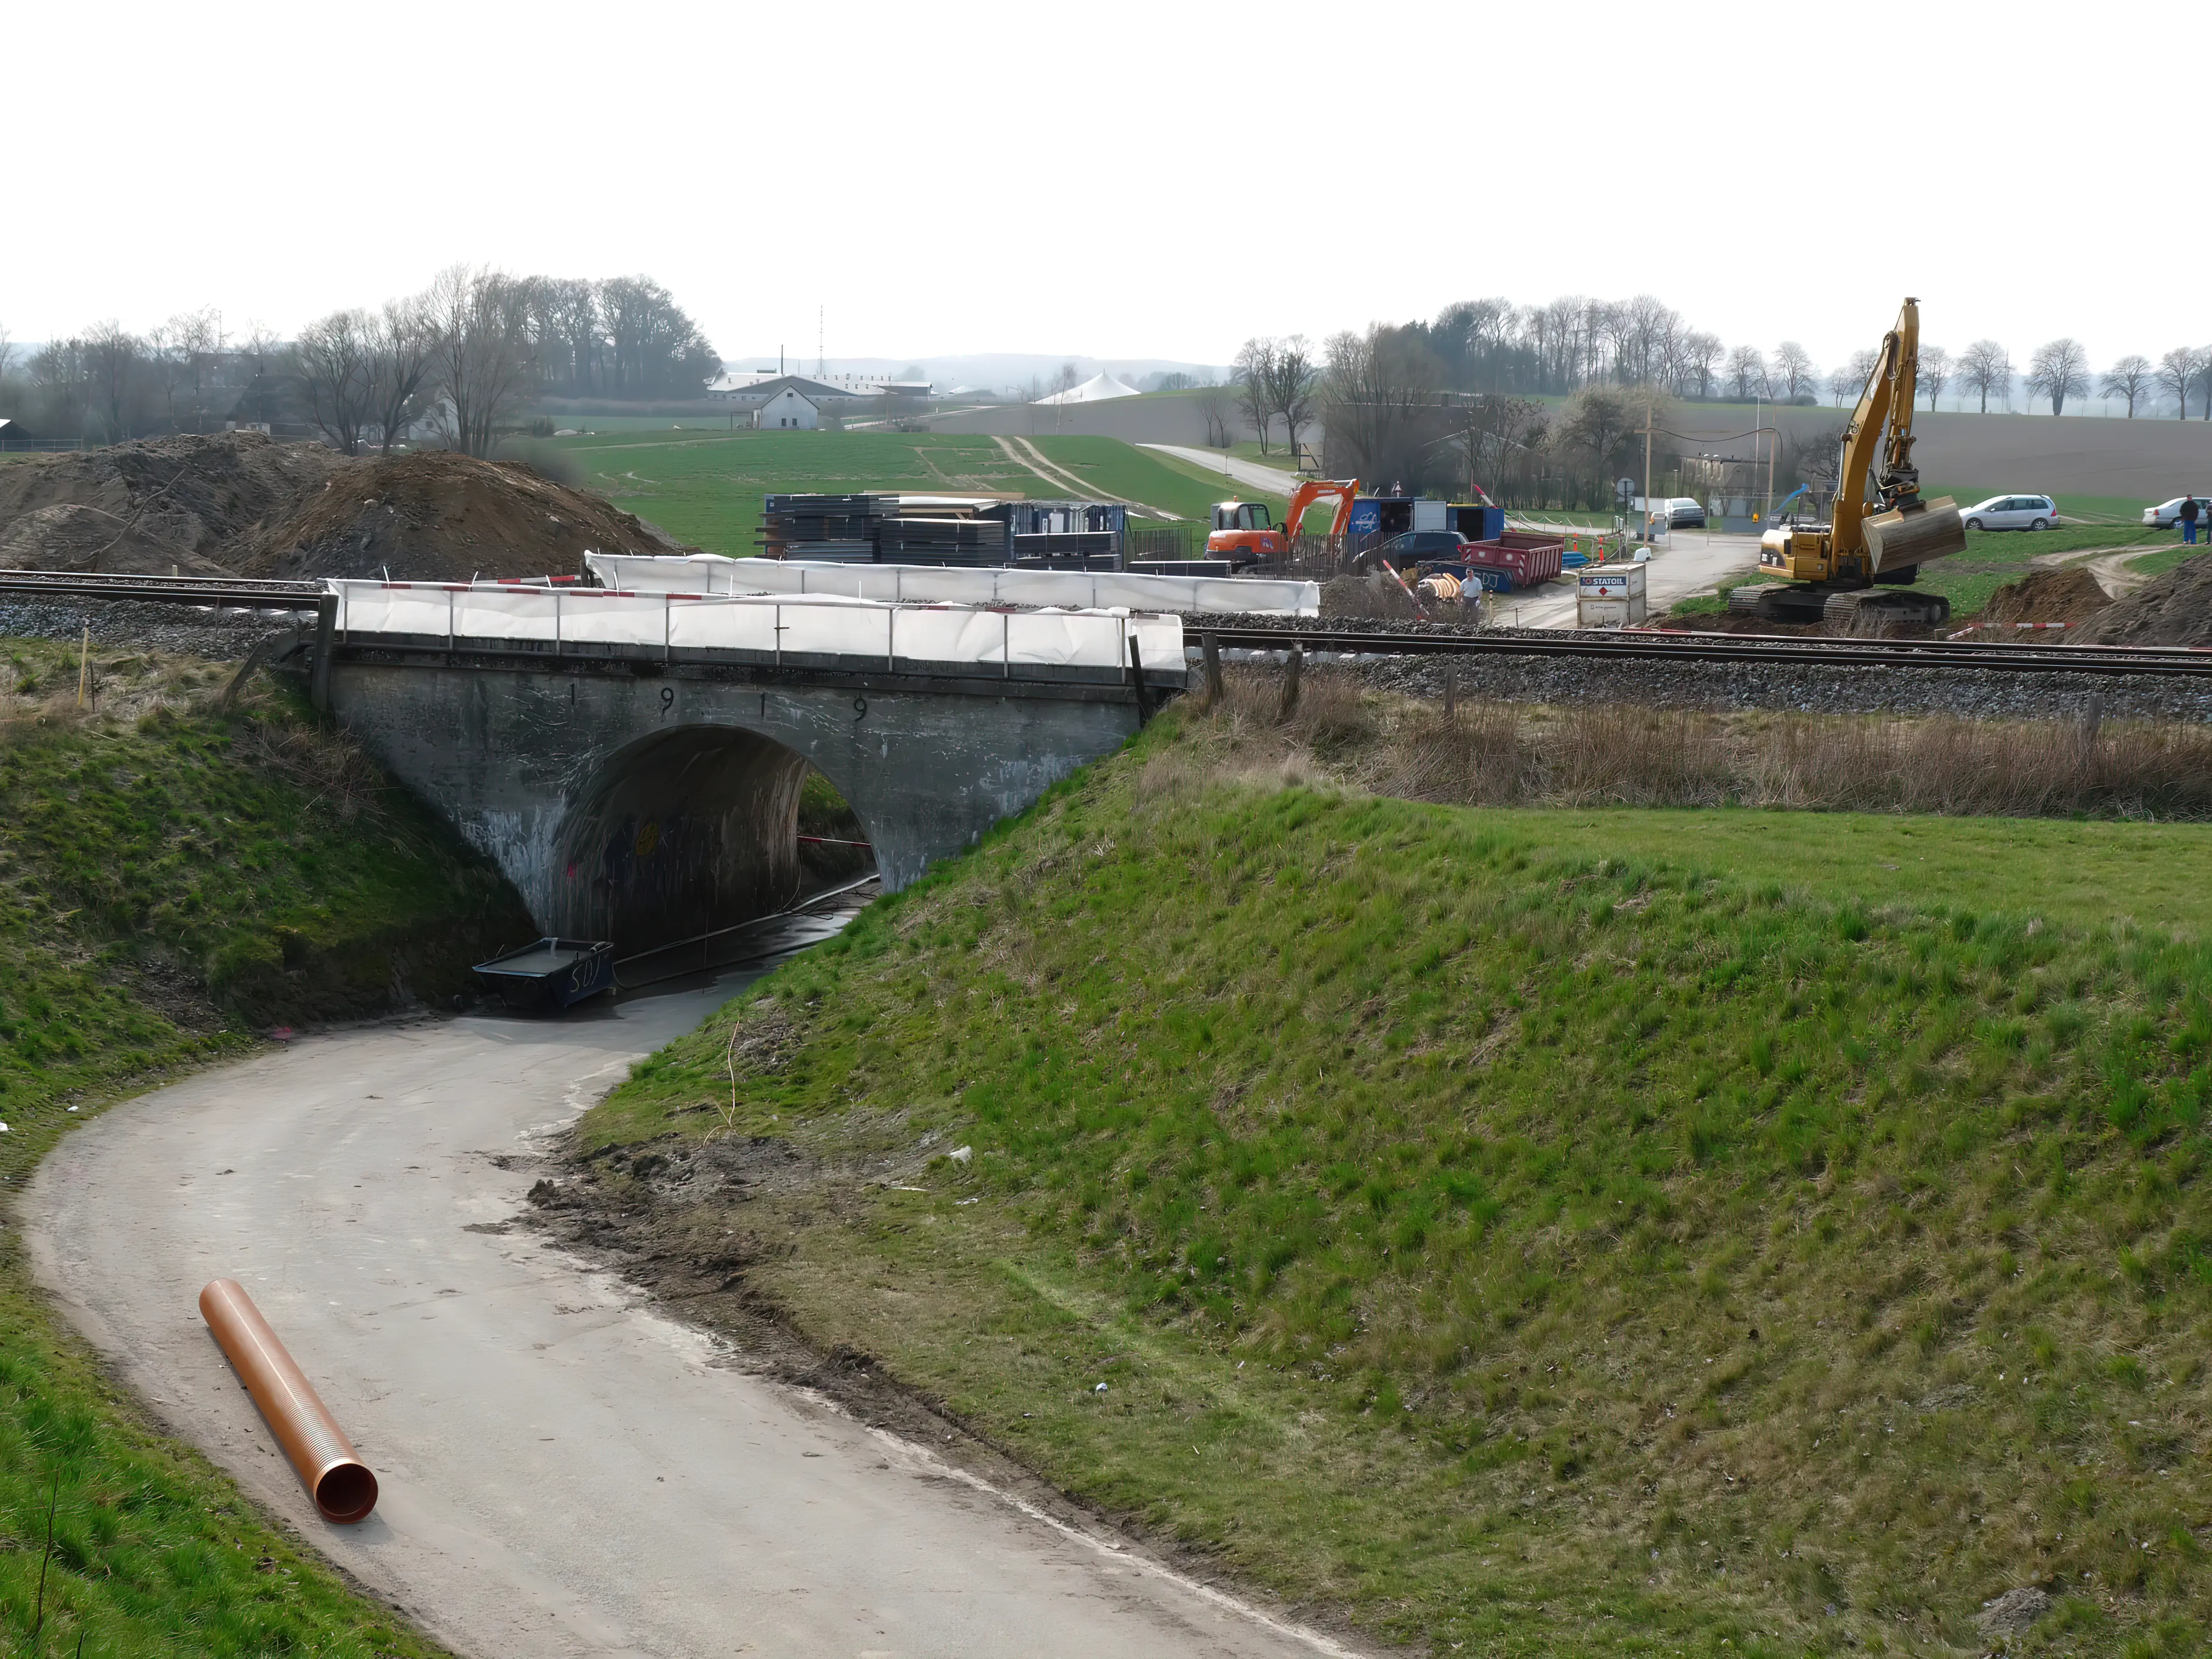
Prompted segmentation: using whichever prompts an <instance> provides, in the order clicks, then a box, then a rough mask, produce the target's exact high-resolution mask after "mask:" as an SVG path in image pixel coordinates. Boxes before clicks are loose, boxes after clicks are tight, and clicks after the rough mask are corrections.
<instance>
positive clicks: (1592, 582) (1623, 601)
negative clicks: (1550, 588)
mask: <svg viewBox="0 0 2212 1659" xmlns="http://www.w3.org/2000/svg"><path fill="white" fill-rule="evenodd" d="M1648 568H1650V567H1648V566H1646V565H1643V564H1593V565H1587V566H1585V567H1584V568H1583V569H1581V570H1580V571H1577V573H1576V575H1575V625H1576V626H1577V628H1634V627H1637V626H1638V625H1640V624H1641V623H1642V622H1643V621H1644V571H1645V570H1646V569H1648Z"/></svg>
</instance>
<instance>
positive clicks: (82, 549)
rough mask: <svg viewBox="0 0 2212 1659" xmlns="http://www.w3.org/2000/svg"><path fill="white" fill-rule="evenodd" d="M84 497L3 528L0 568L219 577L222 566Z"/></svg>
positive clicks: (35, 512)
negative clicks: (94, 505) (82, 500)
mask: <svg viewBox="0 0 2212 1659" xmlns="http://www.w3.org/2000/svg"><path fill="white" fill-rule="evenodd" d="M143 524H144V520H139V521H137V522H135V523H134V522H133V521H132V520H130V519H127V518H118V517H117V516H116V515H115V514H114V513H110V512H109V511H108V510H107V509H106V508H105V507H87V506H86V505H84V504H83V503H82V502H81V501H64V502H58V503H57V504H56V505H54V506H52V507H33V508H32V509H31V510H30V511H29V512H28V513H19V514H18V515H17V516H16V517H15V520H13V521H12V522H11V523H9V524H8V525H6V526H4V527H0V570H76V571H100V572H103V573H106V574H122V575H126V576H167V575H173V574H184V575H187V576H219V575H221V574H223V572H222V566H220V565H218V564H216V563H214V562H211V561H210V560H207V559H204V558H202V557H201V556H199V555H198V554H197V553H195V552H192V551H191V550H189V549H187V548H185V547H183V546H180V545H179V544H177V543H176V542H173V541H170V540H167V539H166V538H163V537H161V535H158V534H155V533H149V532H148V531H147V530H146V529H144V528H143V527H142V526H143Z"/></svg>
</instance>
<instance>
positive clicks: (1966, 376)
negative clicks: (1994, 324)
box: [1959, 340, 2012, 415]
mask: <svg viewBox="0 0 2212 1659" xmlns="http://www.w3.org/2000/svg"><path fill="white" fill-rule="evenodd" d="M1959 384H1960V386H1965V387H1966V388H1967V389H1968V390H1970V391H1972V392H1974V393H1975V394H1976V395H1978V397H1979V398H1981V400H1982V401H1981V410H1980V412H1981V413H1982V414H1984V415H1986V414H1988V413H1989V412H1990V393H1991V392H1996V393H1998V394H1999V395H2000V396H2001V397H2003V398H2007V399H2009V398H2010V397H2011V395H2012V356H2011V354H2009V353H2008V352H2007V351H2006V350H2005V349H2004V348H2003V347H2002V346H2001V345H1999V344H1998V343H1996V341H1995V340H1977V341H1975V342H1974V343H1973V344H1972V345H1970V346H1968V347H1967V348H1966V353H1965V355H1964V356H1961V357H1960V359H1959Z"/></svg>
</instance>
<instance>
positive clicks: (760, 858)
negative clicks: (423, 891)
mask: <svg viewBox="0 0 2212 1659" xmlns="http://www.w3.org/2000/svg"><path fill="white" fill-rule="evenodd" d="M813 769H815V763H814V760H813V758H812V757H811V756H808V755H805V754H802V753H800V752H799V750H795V749H793V748H791V747H789V746H787V744H783V743H780V742H778V741H777V740H776V739H775V738H772V737H769V736H768V735H766V734H765V733H763V732H757V731H754V730H752V729H750V727H748V726H742V725H735V724H727V723H722V722H714V723H702V724H688V725H683V726H675V727H673V728H671V729H669V730H665V731H659V732H651V733H649V734H647V736H644V737H642V738H637V739H636V740H635V741H633V742H631V743H629V744H624V745H623V746H622V747H621V748H619V749H617V750H613V751H612V752H611V753H609V754H607V755H605V757H602V758H600V760H599V763H598V764H597V766H596V767H595V768H594V769H593V770H592V773H591V774H590V775H589V776H588V777H587V778H586V779H585V780H584V781H582V782H581V784H580V787H578V788H577V789H576V790H575V791H574V793H573V794H572V795H571V797H570V801H569V805H568V811H567V812H566V813H565V815H564V817H563V819H562V823H561V825H560V827H559V829H558V831H557V835H556V844H555V863H556V868H557V871H558V877H557V887H556V901H555V903H556V918H557V921H556V932H558V933H562V935H564V936H568V937H574V938H583V939H613V940H614V941H616V943H617V946H618V947H619V948H620V949H621V950H623V951H624V952H626V953H628V952H633V951H643V950H652V949H653V948H655V947H656V946H659V945H665V944H668V943H670V942H671V941H673V940H676V939H691V938H696V936H697V935H699V934H701V933H712V932H714V931H716V930H718V929H721V928H725V927H735V926H737V925H738V923H740V922H744V921H751V920H753V919H754V918H755V917H757V916H763V915H769V914H771V913H773V912H775V911H777V910H781V909H783V908H787V907H788V906H789V905H791V904H792V903H793V902H795V901H796V900H797V899H799V898H800V897H801V896H804V893H805V889H806V887H807V886H808V884H809V883H808V878H807V872H806V870H805V867H804V866H805V860H802V858H801V857H800V854H799V843H798V832H799V799H800V795H801V793H802V791H803V790H804V788H805V783H806V778H807V775H808V773H809V772H810V771H811V770H813ZM827 775H828V774H826V773H825V774H824V776H827ZM830 781H831V784H832V785H833V787H834V786H835V785H836V782H837V781H836V779H834V778H832V779H831V780H830Z"/></svg>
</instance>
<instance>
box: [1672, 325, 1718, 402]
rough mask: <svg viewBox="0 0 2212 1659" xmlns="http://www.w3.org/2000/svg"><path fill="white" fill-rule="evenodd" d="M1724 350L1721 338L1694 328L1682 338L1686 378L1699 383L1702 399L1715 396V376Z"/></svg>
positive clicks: (1681, 388)
mask: <svg viewBox="0 0 2212 1659" xmlns="http://www.w3.org/2000/svg"><path fill="white" fill-rule="evenodd" d="M1722 352H1723V346H1722V345H1721V337H1720V336H1719V335H1717V334H1708V333H1706V332H1705V331H1704V330H1703V329H1697V328H1693V329H1692V330H1690V331H1688V332H1687V333H1686V334H1684V335H1683V337H1682V366H1683V368H1684V369H1685V370H1686V374H1685V376H1684V378H1685V380H1694V381H1695V382H1696V383H1697V389H1698V396H1699V397H1700V398H1710V397H1711V396H1712V395H1713V376H1714V374H1716V373H1717V371H1718V370H1719V368H1720V363H1721V356H1722ZM1676 390H1678V391H1685V392H1686V391H1687V390H1689V387H1688V386H1680V387H1677V388H1676Z"/></svg>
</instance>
